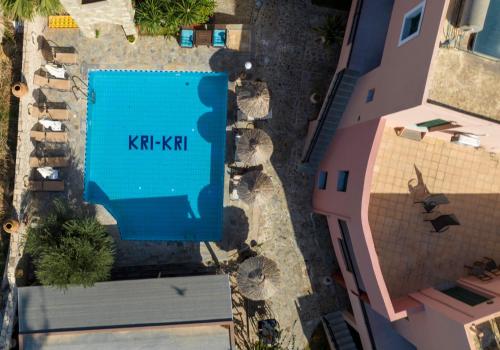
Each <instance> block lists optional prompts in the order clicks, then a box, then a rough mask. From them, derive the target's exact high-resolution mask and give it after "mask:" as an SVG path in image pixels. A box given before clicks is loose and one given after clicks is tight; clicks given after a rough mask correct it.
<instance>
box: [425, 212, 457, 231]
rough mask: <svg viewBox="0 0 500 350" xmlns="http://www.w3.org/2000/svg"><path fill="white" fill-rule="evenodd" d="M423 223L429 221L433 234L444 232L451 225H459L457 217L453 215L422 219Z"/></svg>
mask: <svg viewBox="0 0 500 350" xmlns="http://www.w3.org/2000/svg"><path fill="white" fill-rule="evenodd" d="M424 221H429V222H430V223H431V224H432V227H434V230H435V231H434V232H438V233H441V232H444V231H446V230H448V229H449V228H450V226H452V225H460V222H459V221H458V219H457V217H456V216H455V215H453V214H441V215H439V216H437V217H436V218H434V219H424Z"/></svg>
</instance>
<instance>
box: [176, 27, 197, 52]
mask: <svg viewBox="0 0 500 350" xmlns="http://www.w3.org/2000/svg"><path fill="white" fill-rule="evenodd" d="M179 45H180V46H181V47H184V48H192V47H193V46H194V29H190V28H182V29H181V35H180V37H179Z"/></svg>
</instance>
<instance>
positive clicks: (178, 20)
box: [135, 0, 215, 36]
mask: <svg viewBox="0 0 500 350" xmlns="http://www.w3.org/2000/svg"><path fill="white" fill-rule="evenodd" d="M214 10H215V1H214V0H143V1H141V2H139V3H138V4H137V5H136V12H135V22H136V23H137V24H138V25H139V28H140V30H141V32H142V33H144V34H148V35H164V36H175V35H177V33H178V32H179V28H180V27H182V26H188V25H193V24H202V23H205V22H207V21H208V19H209V18H210V16H211V15H212V14H213V13H214Z"/></svg>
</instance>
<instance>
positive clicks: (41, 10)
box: [0, 0, 63, 20]
mask: <svg viewBox="0 0 500 350" xmlns="http://www.w3.org/2000/svg"><path fill="white" fill-rule="evenodd" d="M0 7H1V8H2V10H3V12H4V15H5V16H7V17H9V18H10V19H14V20H30V19H33V17H35V16H36V15H42V16H49V15H55V14H58V13H60V12H61V11H62V9H63V7H62V5H61V3H60V2H59V0H0Z"/></svg>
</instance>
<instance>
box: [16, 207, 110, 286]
mask: <svg viewBox="0 0 500 350" xmlns="http://www.w3.org/2000/svg"><path fill="white" fill-rule="evenodd" d="M26 251H27V252H28V253H29V254H30V255H31V256H32V257H33V262H34V265H35V274H36V277H37V279H38V280H39V282H40V283H41V284H43V285H50V286H56V287H58V288H67V287H68V286H69V285H83V286H85V287H87V286H92V285H93V284H94V283H96V282H99V281H104V280H107V279H108V278H109V276H110V271H111V267H112V266H113V262H114V244H113V239H112V238H111V237H110V236H109V234H108V233H107V232H106V229H105V228H104V226H102V225H101V224H100V223H99V222H98V221H97V220H96V219H95V218H91V217H79V216H78V214H77V213H76V212H75V211H73V210H72V209H70V208H69V207H68V206H67V205H66V204H65V203H63V202H62V201H60V200H56V201H54V210H53V212H52V213H50V214H49V215H47V216H46V217H45V218H43V219H42V220H41V221H40V222H39V223H38V225H36V226H31V227H30V228H29V230H28V241H27V243H26Z"/></svg>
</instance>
